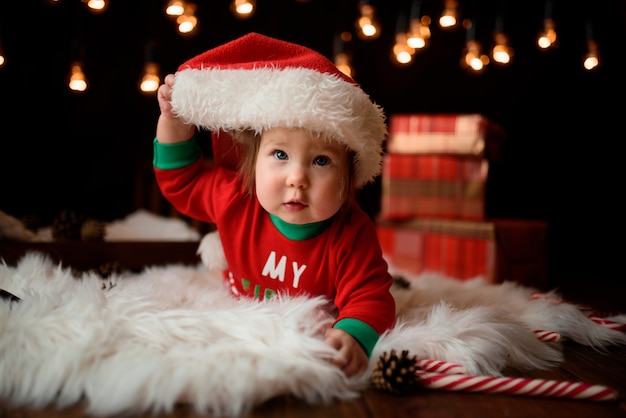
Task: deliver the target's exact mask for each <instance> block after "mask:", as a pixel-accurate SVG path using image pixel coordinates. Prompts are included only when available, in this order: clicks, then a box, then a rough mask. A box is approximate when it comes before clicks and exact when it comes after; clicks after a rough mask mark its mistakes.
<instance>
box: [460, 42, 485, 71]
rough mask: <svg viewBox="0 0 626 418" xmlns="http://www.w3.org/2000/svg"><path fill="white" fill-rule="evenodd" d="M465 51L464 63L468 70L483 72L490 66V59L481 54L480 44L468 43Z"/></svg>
mask: <svg viewBox="0 0 626 418" xmlns="http://www.w3.org/2000/svg"><path fill="white" fill-rule="evenodd" d="M465 51H466V52H465V56H464V57H463V63H464V64H465V66H466V67H467V68H470V69H472V70H474V71H476V72H479V71H482V70H483V69H484V68H485V66H486V65H487V64H489V57H488V56H486V55H484V54H481V52H480V44H479V43H478V42H476V41H468V42H467V47H466V49H465Z"/></svg>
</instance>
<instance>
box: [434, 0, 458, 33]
mask: <svg viewBox="0 0 626 418" xmlns="http://www.w3.org/2000/svg"><path fill="white" fill-rule="evenodd" d="M458 7H459V5H458V3H457V2H456V0H446V1H445V6H444V9H443V13H442V14H441V17H439V26H441V27H442V28H444V29H445V28H452V27H454V26H456V22H457V9H458Z"/></svg>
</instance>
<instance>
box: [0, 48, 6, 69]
mask: <svg viewBox="0 0 626 418" xmlns="http://www.w3.org/2000/svg"><path fill="white" fill-rule="evenodd" d="M5 61H6V59H5V58H4V51H3V50H2V43H0V68H2V67H4V63H5Z"/></svg>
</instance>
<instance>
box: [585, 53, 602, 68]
mask: <svg viewBox="0 0 626 418" xmlns="http://www.w3.org/2000/svg"><path fill="white" fill-rule="evenodd" d="M598 63H599V62H598V57H595V56H588V57H587V58H585V62H584V63H583V65H584V66H585V69H587V70H593V69H594V68H596V67H597V66H598Z"/></svg>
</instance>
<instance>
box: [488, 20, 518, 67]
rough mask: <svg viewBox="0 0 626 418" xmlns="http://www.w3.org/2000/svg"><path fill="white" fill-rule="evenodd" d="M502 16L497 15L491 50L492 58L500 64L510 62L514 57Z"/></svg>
mask: <svg viewBox="0 0 626 418" xmlns="http://www.w3.org/2000/svg"><path fill="white" fill-rule="evenodd" d="M503 21H504V19H503V18H502V16H498V17H496V25H495V30H494V34H493V41H494V46H493V48H492V50H491V58H492V59H493V60H494V62H496V63H498V64H504V65H506V64H510V63H511V59H512V58H513V48H511V47H510V46H509V38H508V36H507V35H506V34H505V33H504V30H503V26H504V23H503Z"/></svg>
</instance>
